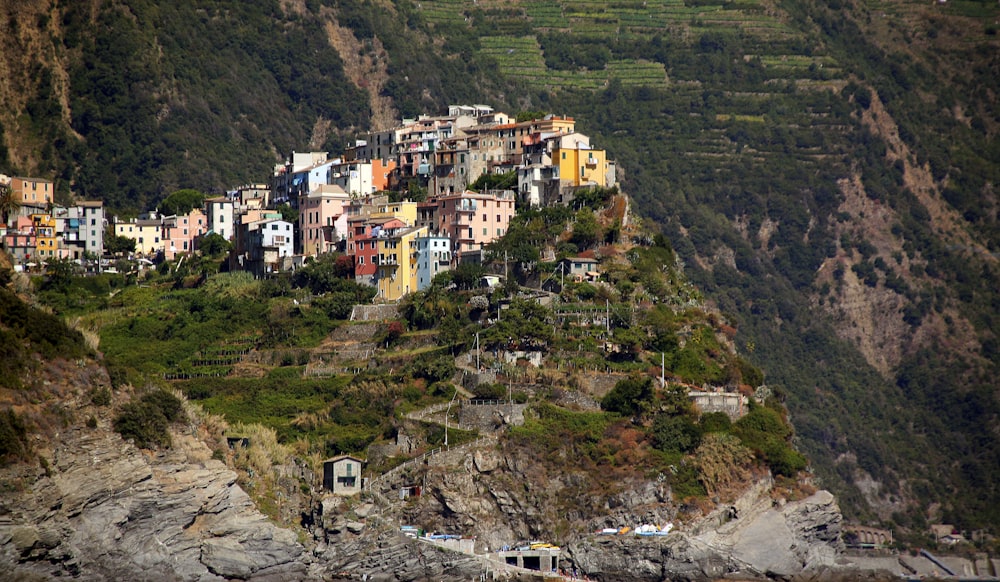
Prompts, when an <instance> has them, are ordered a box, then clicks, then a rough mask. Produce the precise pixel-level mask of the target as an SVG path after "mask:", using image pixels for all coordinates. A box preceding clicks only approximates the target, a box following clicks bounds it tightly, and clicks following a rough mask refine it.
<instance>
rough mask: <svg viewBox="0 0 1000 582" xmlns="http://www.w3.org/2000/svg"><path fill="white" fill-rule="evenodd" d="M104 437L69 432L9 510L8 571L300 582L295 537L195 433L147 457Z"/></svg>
mask: <svg viewBox="0 0 1000 582" xmlns="http://www.w3.org/2000/svg"><path fill="white" fill-rule="evenodd" d="M108 428H109V427H104V428H84V427H76V428H69V429H67V430H65V431H64V432H62V433H61V434H59V435H58V439H57V441H54V442H53V443H52V444H51V445H50V446H51V447H52V448H51V449H49V450H48V451H47V453H48V460H47V465H48V466H47V467H46V468H44V469H41V468H39V469H37V470H33V471H34V473H35V474H34V475H28V474H25V475H22V481H21V482H22V483H26V484H27V489H26V490H24V491H20V492H15V493H13V494H10V493H5V494H4V496H3V498H2V501H0V571H5V572H7V573H14V574H15V575H20V576H23V577H30V576H43V577H56V576H76V577H79V578H82V579H90V580H101V579H106V580H128V579H132V580H140V579H145V580H150V579H157V580H225V579H240V580H294V579H302V578H305V577H306V576H307V567H308V564H309V562H310V558H309V555H308V553H306V552H305V549H304V548H303V547H302V545H300V544H299V543H298V541H297V538H296V535H295V534H294V533H293V532H292V531H290V530H286V529H282V528H279V527H277V526H275V525H274V524H272V523H271V522H269V521H268V520H267V518H266V517H265V516H264V515H263V514H261V513H260V512H259V511H257V509H256V508H255V506H254V505H253V502H252V500H251V499H250V498H249V496H248V495H247V494H246V493H245V492H244V491H243V490H242V489H241V488H240V487H239V486H238V485H237V483H236V473H234V472H233V471H231V470H229V469H228V468H227V467H226V466H225V465H224V464H223V463H222V462H220V461H217V460H213V459H212V458H211V451H209V449H208V448H207V447H206V446H205V445H204V444H203V443H202V442H201V441H199V440H198V439H196V438H195V437H194V436H193V435H191V434H183V433H181V434H175V435H174V447H173V448H171V449H170V450H167V451H165V452H161V453H155V454H153V453H150V452H145V451H140V450H139V449H137V448H135V447H134V446H132V445H131V444H127V443H125V442H123V441H122V439H121V438H120V437H119V436H118V435H117V434H115V433H114V432H111V431H110V430H108Z"/></svg>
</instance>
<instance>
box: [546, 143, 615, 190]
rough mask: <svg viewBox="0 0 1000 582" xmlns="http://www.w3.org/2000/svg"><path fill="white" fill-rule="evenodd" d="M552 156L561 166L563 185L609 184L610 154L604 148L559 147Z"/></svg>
mask: <svg viewBox="0 0 1000 582" xmlns="http://www.w3.org/2000/svg"><path fill="white" fill-rule="evenodd" d="M552 158H553V160H554V161H555V163H556V164H558V166H559V180H560V182H561V185H563V186H601V187H608V186H609V184H608V183H607V181H608V156H607V153H605V151H604V150H594V149H590V148H580V147H576V148H558V149H556V150H555V151H554V152H553V155H552Z"/></svg>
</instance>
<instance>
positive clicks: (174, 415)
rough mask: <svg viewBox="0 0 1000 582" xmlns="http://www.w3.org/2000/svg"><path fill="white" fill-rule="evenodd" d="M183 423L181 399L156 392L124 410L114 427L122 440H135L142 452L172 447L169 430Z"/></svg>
mask: <svg viewBox="0 0 1000 582" xmlns="http://www.w3.org/2000/svg"><path fill="white" fill-rule="evenodd" d="M183 419H184V408H183V404H182V403H181V401H180V399H178V398H177V397H176V396H174V395H173V394H171V393H169V392H167V391H166V390H155V391H153V392H149V393H147V394H145V395H143V396H142V398H140V399H139V400H138V401H133V402H130V403H128V404H126V405H125V406H123V407H122V409H121V411H120V412H119V413H118V416H117V417H115V420H114V427H115V431H117V432H118V434H120V435H122V438H124V439H126V440H128V439H131V440H132V441H133V442H134V443H135V446H137V447H139V448H142V449H151V448H158V447H169V446H170V433H169V432H168V430H167V429H168V428H169V427H170V424H171V423H172V422H177V421H181V420H183Z"/></svg>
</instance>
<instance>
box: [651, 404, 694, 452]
mask: <svg viewBox="0 0 1000 582" xmlns="http://www.w3.org/2000/svg"><path fill="white" fill-rule="evenodd" d="M650 432H651V435H652V437H653V447H654V448H656V449H659V450H661V451H663V452H666V453H684V454H687V453H690V452H691V451H693V450H694V449H695V448H697V447H698V445H699V444H700V443H701V429H700V428H699V427H698V425H697V424H695V423H694V421H693V420H691V417H689V416H674V415H671V414H658V415H657V416H656V419H655V420H654V421H653V427H652V430H651V431H650Z"/></svg>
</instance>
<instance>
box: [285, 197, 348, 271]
mask: <svg viewBox="0 0 1000 582" xmlns="http://www.w3.org/2000/svg"><path fill="white" fill-rule="evenodd" d="M298 202H299V224H298V228H299V238H300V240H299V250H300V251H301V252H302V253H303V254H306V255H313V256H315V255H318V254H320V253H328V252H331V251H333V250H336V246H337V243H338V242H339V241H340V240H341V239H342V238H346V237H347V228H348V222H347V212H346V207H347V206H348V205H349V204H350V202H351V197H350V195H348V193H347V192H346V191H345V190H344V189H343V188H341V187H340V186H337V185H330V184H324V185H322V186H319V187H317V188H315V189H314V190H313V191H311V192H309V193H308V194H305V195H303V196H299V201H298Z"/></svg>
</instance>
